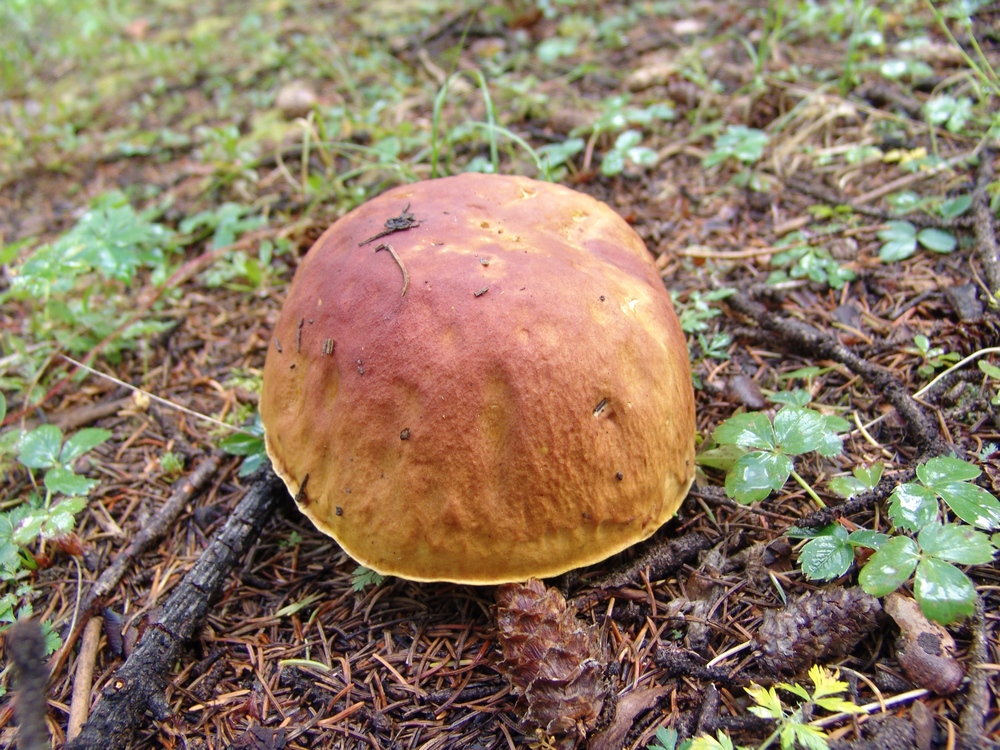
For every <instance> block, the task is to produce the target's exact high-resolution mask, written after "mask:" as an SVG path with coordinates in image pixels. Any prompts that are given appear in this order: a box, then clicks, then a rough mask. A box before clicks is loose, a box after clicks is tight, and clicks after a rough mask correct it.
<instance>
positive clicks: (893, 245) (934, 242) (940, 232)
mask: <svg viewBox="0 0 1000 750" xmlns="http://www.w3.org/2000/svg"><path fill="white" fill-rule="evenodd" d="M878 238H879V239H880V240H882V242H884V243H885V244H883V245H882V247H881V248H880V249H879V252H878V256H879V258H881V259H882V261H883V262H885V263H893V262H895V261H898V260H904V259H906V258H909V257H910V256H911V255H913V254H914V253H915V252H917V245H918V244H919V245H921V246H922V247H925V248H927V249H928V250H931V251H933V252H935V253H943V254H946V253H950V252H952V251H953V250H954V249H955V248H956V247H958V240H956V239H955V235H953V234H952V233H951V232H947V231H945V230H944V229H935V228H934V227H928V228H926V229H921V230H920V231H919V232H918V231H917V228H916V227H915V226H913V224H911V223H910V222H908V221H889V222H886V228H885V229H883V230H881V231H880V232H879V233H878Z"/></svg>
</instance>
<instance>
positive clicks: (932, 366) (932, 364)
mask: <svg viewBox="0 0 1000 750" xmlns="http://www.w3.org/2000/svg"><path fill="white" fill-rule="evenodd" d="M913 343H914V344H915V345H916V348H915V349H907V351H908V352H910V353H911V354H919V355H920V356H921V358H922V359H923V362H922V363H921V364H920V366H919V367H917V372H918V373H919V374H920V375H922V376H923V377H925V378H929V377H930V376H931V375H933V374H934V371H935V370H937V369H939V368H941V367H948V366H950V365H953V364H955V363H956V362H958V361H959V360H960V359H961V358H962V356H961V355H960V354H958V353H957V352H946V351H945V350H944V348H943V347H940V346H933V347H932V346H931V342H930V339H928V338H927V337H926V336H924V335H922V334H917V335H916V336H914V337H913Z"/></svg>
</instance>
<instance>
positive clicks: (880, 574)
mask: <svg viewBox="0 0 1000 750" xmlns="http://www.w3.org/2000/svg"><path fill="white" fill-rule="evenodd" d="M919 559H920V553H919V551H918V549H917V543H916V542H914V541H913V540H912V539H910V538H909V537H905V536H896V537H893V538H892V539H890V540H889V541H888V542H886V543H885V544H883V545H882V547H881V549H879V551H878V552H876V553H875V554H874V555H872V557H871V559H870V560H869V561H868V564H867V565H865V567H863V568H862V569H861V573H860V574H859V575H858V583H859V584H861V588H862V589H864V590H865V591H866V592H867V593H869V594H871V595H872V596H885V595H886V594H891V593H892V592H893V591H895V590H896V589H898V588H899V587H900V586H902V585H903V584H904V583H906V582H907V581H908V580H910V576H911V575H913V571H914V569H915V568H916V567H917V562H918V561H919Z"/></svg>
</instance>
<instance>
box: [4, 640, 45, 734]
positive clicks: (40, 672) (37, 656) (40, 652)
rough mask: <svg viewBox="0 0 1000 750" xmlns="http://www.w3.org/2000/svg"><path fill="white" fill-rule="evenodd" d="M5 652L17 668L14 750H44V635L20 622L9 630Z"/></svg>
mask: <svg viewBox="0 0 1000 750" xmlns="http://www.w3.org/2000/svg"><path fill="white" fill-rule="evenodd" d="M7 649H8V653H9V655H10V659H11V661H12V662H13V663H14V666H15V667H16V668H17V675H18V677H17V703H16V705H15V707H14V716H15V717H16V718H17V727H18V729H17V746H18V748H19V749H20V750H47V749H48V747H49V730H48V728H47V727H46V726H45V708H46V699H45V683H46V682H47V681H48V678H49V675H48V670H47V669H46V668H45V635H44V634H43V633H42V626H41V625H39V624H38V621H37V620H23V621H21V622H18V623H17V624H15V625H14V627H12V628H11V629H10V634H9V635H8V636H7Z"/></svg>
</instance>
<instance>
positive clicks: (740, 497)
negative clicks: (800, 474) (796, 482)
mask: <svg viewBox="0 0 1000 750" xmlns="http://www.w3.org/2000/svg"><path fill="white" fill-rule="evenodd" d="M791 473H792V461H791V459H789V458H788V456H785V455H784V454H781V453H770V452H768V451H754V452H753V453H747V454H746V455H745V456H740V458H738V459H737V461H736V463H735V464H733V468H731V469H730V470H729V473H728V474H727V475H726V494H727V495H729V497H731V498H733V499H735V500H736V501H737V502H740V503H743V504H744V505H748V504H750V503H753V502H757V501H758V500H763V499H764V498H765V497H767V496H768V495H770V494H771V492H772V491H777V490H780V489H781V488H782V487H783V486H784V485H785V482H787V481H788V476H789V474H791Z"/></svg>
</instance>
